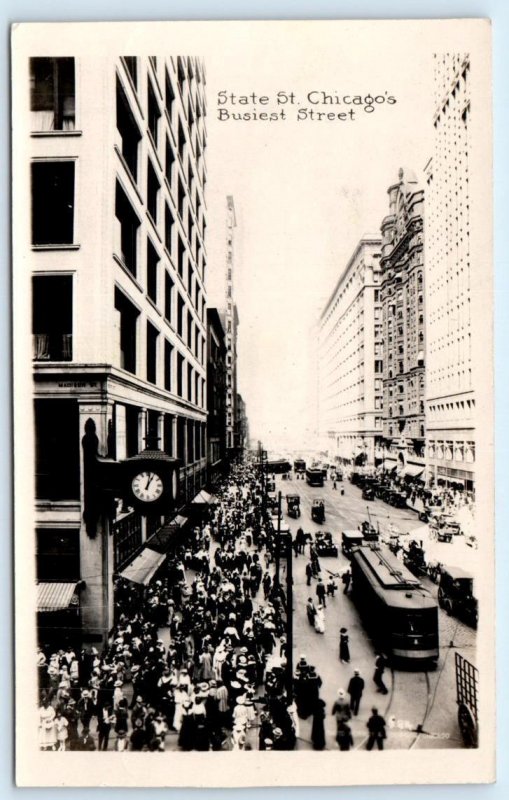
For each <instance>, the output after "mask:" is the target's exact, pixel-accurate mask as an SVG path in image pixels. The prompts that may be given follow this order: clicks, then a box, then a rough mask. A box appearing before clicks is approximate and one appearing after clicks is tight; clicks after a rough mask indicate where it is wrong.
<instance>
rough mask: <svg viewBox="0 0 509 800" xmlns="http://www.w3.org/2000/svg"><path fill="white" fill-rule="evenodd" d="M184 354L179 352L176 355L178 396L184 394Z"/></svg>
mask: <svg viewBox="0 0 509 800" xmlns="http://www.w3.org/2000/svg"><path fill="white" fill-rule="evenodd" d="M183 389H184V356H183V355H181V354H180V353H179V354H178V355H177V394H178V396H179V397H183V396H184V391H183Z"/></svg>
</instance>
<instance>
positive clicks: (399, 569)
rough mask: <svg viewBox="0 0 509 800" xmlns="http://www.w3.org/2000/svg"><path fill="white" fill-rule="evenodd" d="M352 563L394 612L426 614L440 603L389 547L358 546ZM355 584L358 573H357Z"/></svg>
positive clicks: (354, 551)
mask: <svg viewBox="0 0 509 800" xmlns="http://www.w3.org/2000/svg"><path fill="white" fill-rule="evenodd" d="M352 563H354V564H356V565H357V568H358V569H360V570H361V572H362V573H363V574H364V577H365V579H366V580H367V581H368V582H369V583H370V584H371V586H372V588H373V591H374V592H376V594H377V595H378V596H379V597H380V599H382V600H383V602H384V603H385V604H386V605H387V606H390V607H392V608H394V609H396V608H398V609H406V610H413V611H425V610H432V609H437V608H438V606H437V602H436V600H435V599H434V598H433V597H432V596H431V594H430V593H429V591H428V590H427V589H425V588H424V587H423V586H422V585H421V584H420V582H419V581H418V580H417V578H415V577H414V575H412V573H411V572H409V570H408V569H406V567H405V566H403V564H402V563H401V562H400V561H398V559H397V558H396V557H395V556H394V555H393V554H392V553H391V551H390V550H389V549H388V548H386V547H380V546H378V547H373V546H371V547H367V546H362V547H357V548H354V550H353V554H352ZM354 585H355V574H354Z"/></svg>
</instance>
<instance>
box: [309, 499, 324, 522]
mask: <svg viewBox="0 0 509 800" xmlns="http://www.w3.org/2000/svg"><path fill="white" fill-rule="evenodd" d="M311 519H312V520H313V522H324V521H325V503H324V502H323V500H313V503H312V505H311Z"/></svg>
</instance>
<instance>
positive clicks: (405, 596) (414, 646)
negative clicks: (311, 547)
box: [351, 544, 438, 666]
mask: <svg viewBox="0 0 509 800" xmlns="http://www.w3.org/2000/svg"><path fill="white" fill-rule="evenodd" d="M351 568H352V597H353V599H354V601H355V602H356V604H357V607H358V609H359V613H360V615H361V616H362V618H363V620H364V623H365V625H366V627H367V628H369V629H370V630H371V633H372V634H373V637H374V638H376V640H377V644H379V646H380V648H381V649H383V650H384V651H385V652H386V653H387V654H388V655H389V656H390V657H391V660H392V661H394V662H396V661H397V662H404V663H406V664H407V665H410V664H415V665H416V666H418V665H421V664H424V663H426V665H435V664H436V661H437V659H438V606H437V603H436V601H435V600H434V599H433V597H432V596H431V594H430V593H429V592H428V591H427V590H426V589H425V588H424V587H423V586H422V585H421V583H420V582H419V581H418V580H417V579H416V578H415V577H414V576H413V575H412V573H411V572H409V571H408V570H407V569H406V567H404V566H403V564H402V563H401V562H400V561H398V559H397V558H396V557H395V556H394V555H393V554H392V553H391V552H390V550H389V549H388V548H386V547H383V546H377V545H375V544H371V546H370V547H358V548H354V549H353V552H352V559H351Z"/></svg>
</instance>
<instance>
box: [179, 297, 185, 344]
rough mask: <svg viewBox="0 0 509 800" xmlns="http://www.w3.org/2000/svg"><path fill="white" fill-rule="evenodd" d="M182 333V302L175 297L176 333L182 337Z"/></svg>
mask: <svg viewBox="0 0 509 800" xmlns="http://www.w3.org/2000/svg"><path fill="white" fill-rule="evenodd" d="M183 331H184V300H183V299H182V297H181V296H180V294H179V295H178V296H177V333H178V335H179V336H182V335H183Z"/></svg>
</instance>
